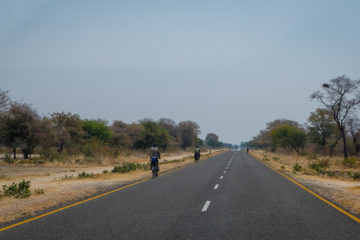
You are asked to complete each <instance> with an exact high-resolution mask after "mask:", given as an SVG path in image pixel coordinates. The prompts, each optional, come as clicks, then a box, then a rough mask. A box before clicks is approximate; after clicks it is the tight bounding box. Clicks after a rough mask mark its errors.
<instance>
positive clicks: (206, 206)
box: [201, 201, 211, 212]
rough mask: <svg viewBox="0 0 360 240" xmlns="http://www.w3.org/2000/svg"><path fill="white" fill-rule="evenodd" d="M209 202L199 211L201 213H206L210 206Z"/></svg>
mask: <svg viewBox="0 0 360 240" xmlns="http://www.w3.org/2000/svg"><path fill="white" fill-rule="evenodd" d="M210 203H211V201H206V202H205V205H204V207H203V208H202V209H201V211H202V212H206V211H207V210H208V208H209V206H210Z"/></svg>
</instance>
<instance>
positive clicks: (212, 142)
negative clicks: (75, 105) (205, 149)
mask: <svg viewBox="0 0 360 240" xmlns="http://www.w3.org/2000/svg"><path fill="white" fill-rule="evenodd" d="M205 141H206V144H207V145H209V146H210V147H212V148H215V147H217V144H218V142H219V137H218V135H216V134H215V133H208V134H207V135H206V138H205ZM222 144H223V143H222Z"/></svg>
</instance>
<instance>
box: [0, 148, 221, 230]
mask: <svg viewBox="0 0 360 240" xmlns="http://www.w3.org/2000/svg"><path fill="white" fill-rule="evenodd" d="M220 152H222V151H216V152H213V153H212V154H211V155H216V154H219V153H220ZM203 154H204V156H205V154H207V153H203ZM208 156H210V155H208ZM181 159H185V161H183V162H176V163H166V164H161V165H160V171H167V170H171V169H174V168H177V167H180V166H183V165H186V164H189V163H191V162H193V157H192V153H177V154H171V155H169V154H168V155H166V154H165V155H163V156H162V162H164V161H172V160H181ZM123 161H129V162H130V161H131V162H144V163H145V162H147V159H146V158H134V157H131V156H129V157H128V158H126V159H124V160H123ZM113 167H114V165H108V166H94V165H92V166H91V165H88V166H83V165H64V164H42V165H36V164H5V163H1V164H0V186H2V185H4V184H7V185H9V184H11V183H12V182H19V181H21V180H22V179H26V180H30V181H31V191H32V195H31V196H30V197H29V198H26V199H16V198H11V197H2V198H0V223H6V222H9V221H13V220H15V219H18V218H22V217H27V216H32V215H34V214H36V213H37V212H39V211H41V210H46V209H48V208H51V207H54V206H58V205H60V204H65V203H69V202H73V201H75V200H76V199H79V198H84V197H86V196H90V195H94V194H95V193H97V192H100V191H104V190H105V189H111V188H114V187H116V186H120V185H122V184H125V183H127V182H132V181H136V180H140V179H144V178H151V172H150V171H143V170H136V171H133V172H130V173H124V174H120V173H106V174H103V173H102V172H103V171H104V170H108V171H109V172H110V171H111V170H112V169H113ZM81 172H87V173H94V174H99V175H98V176H97V177H95V178H88V179H76V177H77V175H78V173H81ZM65 176H74V177H75V179H64V177H65ZM37 188H40V189H43V190H44V192H45V193H44V194H41V195H35V194H34V189H37Z"/></svg>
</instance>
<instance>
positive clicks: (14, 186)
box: [2, 182, 18, 196]
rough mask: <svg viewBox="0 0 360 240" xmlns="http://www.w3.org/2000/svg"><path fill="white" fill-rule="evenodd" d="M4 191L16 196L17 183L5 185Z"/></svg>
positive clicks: (7, 194) (8, 194)
mask: <svg viewBox="0 0 360 240" xmlns="http://www.w3.org/2000/svg"><path fill="white" fill-rule="evenodd" d="M2 188H3V192H4V195H5V196H15V194H16V193H17V191H18V186H17V183H14V182H13V183H12V184H11V185H10V186H7V185H3V186H2Z"/></svg>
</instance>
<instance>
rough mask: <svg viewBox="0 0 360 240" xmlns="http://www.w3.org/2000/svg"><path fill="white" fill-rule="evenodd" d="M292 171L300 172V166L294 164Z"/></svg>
mask: <svg viewBox="0 0 360 240" xmlns="http://www.w3.org/2000/svg"><path fill="white" fill-rule="evenodd" d="M293 170H294V172H300V171H302V166H301V165H299V164H298V163H295V165H294V166H293Z"/></svg>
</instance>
